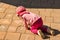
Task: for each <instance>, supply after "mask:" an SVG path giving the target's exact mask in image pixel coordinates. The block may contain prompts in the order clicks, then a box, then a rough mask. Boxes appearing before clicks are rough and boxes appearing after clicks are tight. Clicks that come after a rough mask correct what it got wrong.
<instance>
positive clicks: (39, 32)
mask: <svg viewBox="0 0 60 40" xmlns="http://www.w3.org/2000/svg"><path fill="white" fill-rule="evenodd" d="M38 35H39V36H41V37H42V38H43V39H44V38H45V35H44V34H43V33H42V31H41V30H38Z"/></svg>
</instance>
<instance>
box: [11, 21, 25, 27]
mask: <svg viewBox="0 0 60 40" xmlns="http://www.w3.org/2000/svg"><path fill="white" fill-rule="evenodd" d="M11 25H14V26H24V24H23V21H22V20H13V21H12V24H11Z"/></svg>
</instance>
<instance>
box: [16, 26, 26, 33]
mask: <svg viewBox="0 0 60 40" xmlns="http://www.w3.org/2000/svg"><path fill="white" fill-rule="evenodd" d="M17 32H20V33H25V32H26V29H25V27H18V28H17Z"/></svg>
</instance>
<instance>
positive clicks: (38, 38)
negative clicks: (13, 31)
mask: <svg viewBox="0 0 60 40" xmlns="http://www.w3.org/2000/svg"><path fill="white" fill-rule="evenodd" d="M35 40H43V39H42V38H41V36H38V35H36V36H35Z"/></svg>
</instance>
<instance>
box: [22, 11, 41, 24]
mask: <svg viewBox="0 0 60 40" xmlns="http://www.w3.org/2000/svg"><path fill="white" fill-rule="evenodd" d="M22 18H24V19H26V22H27V23H28V24H30V25H32V24H33V23H34V22H36V21H37V20H38V19H39V18H40V16H38V15H36V14H34V13H31V12H30V13H29V14H24V15H23V16H22Z"/></svg>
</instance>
